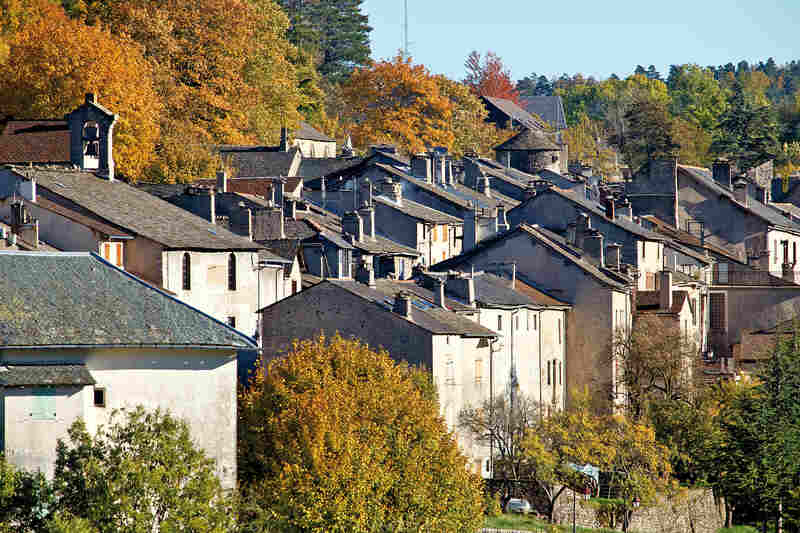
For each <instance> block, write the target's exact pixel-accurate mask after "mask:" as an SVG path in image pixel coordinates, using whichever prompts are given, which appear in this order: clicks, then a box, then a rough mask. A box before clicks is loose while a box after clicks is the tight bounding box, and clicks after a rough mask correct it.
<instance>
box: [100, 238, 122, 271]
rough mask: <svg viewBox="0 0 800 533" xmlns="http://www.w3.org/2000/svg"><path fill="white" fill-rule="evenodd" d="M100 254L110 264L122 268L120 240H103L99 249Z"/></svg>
mask: <svg viewBox="0 0 800 533" xmlns="http://www.w3.org/2000/svg"><path fill="white" fill-rule="evenodd" d="M100 255H101V256H102V257H103V259H105V260H106V261H108V262H109V263H111V264H112V265H116V266H118V267H120V268H122V243H121V242H104V243H103V246H102V248H101V251H100Z"/></svg>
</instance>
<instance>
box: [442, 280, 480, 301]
mask: <svg viewBox="0 0 800 533" xmlns="http://www.w3.org/2000/svg"><path fill="white" fill-rule="evenodd" d="M447 287H448V290H449V291H450V292H451V294H455V295H457V296H458V297H459V298H461V299H462V300H464V301H465V302H466V303H467V305H469V306H470V307H475V280H474V279H473V278H472V276H470V275H468V274H461V273H453V274H450V275H449V276H447Z"/></svg>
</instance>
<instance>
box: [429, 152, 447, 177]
mask: <svg viewBox="0 0 800 533" xmlns="http://www.w3.org/2000/svg"><path fill="white" fill-rule="evenodd" d="M445 161H446V157H445V155H444V154H443V153H441V152H437V151H434V152H432V153H431V163H432V165H433V172H432V174H433V181H434V183H436V185H441V186H445V185H446V184H447V176H446V174H445V173H446V168H445Z"/></svg>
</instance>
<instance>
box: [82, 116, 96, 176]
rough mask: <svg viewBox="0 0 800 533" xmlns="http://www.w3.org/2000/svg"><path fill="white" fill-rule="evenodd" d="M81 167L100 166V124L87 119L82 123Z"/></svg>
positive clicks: (92, 167) (94, 167)
mask: <svg viewBox="0 0 800 533" xmlns="http://www.w3.org/2000/svg"><path fill="white" fill-rule="evenodd" d="M82 137H83V165H82V166H83V168H85V169H92V170H96V169H98V168H100V126H99V125H98V124H97V122H94V121H89V122H87V123H85V124H84V125H83V135H82Z"/></svg>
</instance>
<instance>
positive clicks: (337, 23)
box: [279, 0, 372, 83]
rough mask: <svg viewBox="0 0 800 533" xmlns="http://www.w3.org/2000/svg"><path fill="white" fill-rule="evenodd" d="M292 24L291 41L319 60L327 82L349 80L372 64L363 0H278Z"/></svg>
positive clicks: (370, 29) (320, 69)
mask: <svg viewBox="0 0 800 533" xmlns="http://www.w3.org/2000/svg"><path fill="white" fill-rule="evenodd" d="M279 3H280V4H281V6H282V7H283V8H284V9H285V10H286V12H287V14H288V15H289V20H290V21H291V28H290V30H289V40H290V41H291V42H292V43H293V44H295V45H297V46H298V47H300V48H304V49H307V50H311V51H313V52H314V54H315V55H316V57H317V62H318V64H319V66H318V70H319V72H320V74H322V76H323V77H325V78H326V79H327V80H328V81H330V82H334V83H338V82H341V81H343V80H344V79H346V78H347V77H348V76H349V75H350V72H352V70H353V68H354V67H359V66H365V65H367V64H369V61H370V58H369V56H370V47H369V32H370V31H372V28H370V26H369V24H368V17H367V15H365V14H364V13H362V11H361V4H362V3H363V0H279Z"/></svg>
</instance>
